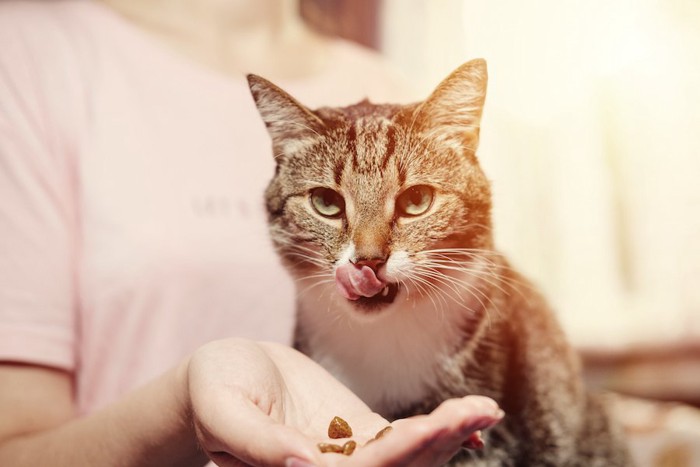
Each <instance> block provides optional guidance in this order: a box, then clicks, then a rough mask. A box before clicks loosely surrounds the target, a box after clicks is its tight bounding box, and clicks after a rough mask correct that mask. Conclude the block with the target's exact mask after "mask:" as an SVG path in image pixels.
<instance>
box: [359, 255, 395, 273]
mask: <svg viewBox="0 0 700 467" xmlns="http://www.w3.org/2000/svg"><path fill="white" fill-rule="evenodd" d="M351 263H352V264H354V265H355V266H357V267H358V268H362V266H368V267H369V268H370V269H372V271H374V273H375V274H376V273H377V272H379V268H381V267H382V265H383V264H384V263H386V258H369V259H366V258H358V259H356V260H355V261H351Z"/></svg>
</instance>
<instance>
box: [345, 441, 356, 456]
mask: <svg viewBox="0 0 700 467" xmlns="http://www.w3.org/2000/svg"><path fill="white" fill-rule="evenodd" d="M356 447H357V443H356V442H355V441H352V440H350V441H348V442H347V443H345V444H343V454H345V455H346V456H349V455H350V454H352V453H353V452H355V448H356Z"/></svg>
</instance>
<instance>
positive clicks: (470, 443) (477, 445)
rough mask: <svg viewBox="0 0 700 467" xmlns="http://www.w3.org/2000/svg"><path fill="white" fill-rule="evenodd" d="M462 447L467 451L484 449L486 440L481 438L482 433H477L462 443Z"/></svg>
mask: <svg viewBox="0 0 700 467" xmlns="http://www.w3.org/2000/svg"><path fill="white" fill-rule="evenodd" d="M462 446H463V447H465V448H467V449H483V448H484V439H483V438H482V437H481V431H475V432H474V433H472V434H471V435H469V438H467V439H466V441H464V442H463V443H462Z"/></svg>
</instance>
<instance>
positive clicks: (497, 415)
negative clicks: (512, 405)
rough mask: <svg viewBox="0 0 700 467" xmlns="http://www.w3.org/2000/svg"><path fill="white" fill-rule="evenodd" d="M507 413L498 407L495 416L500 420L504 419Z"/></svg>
mask: <svg viewBox="0 0 700 467" xmlns="http://www.w3.org/2000/svg"><path fill="white" fill-rule="evenodd" d="M505 415H506V413H505V412H504V411H503V410H501V409H500V408H497V409H496V411H495V412H494V413H493V417H494V418H497V419H498V420H500V419H502V418H503V417H505Z"/></svg>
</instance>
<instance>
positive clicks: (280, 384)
mask: <svg viewBox="0 0 700 467" xmlns="http://www.w3.org/2000/svg"><path fill="white" fill-rule="evenodd" d="M187 375H188V392H189V400H190V409H191V414H192V419H193V422H194V425H195V429H196V431H197V436H198V438H199V441H200V444H201V446H202V448H203V449H204V450H205V452H206V454H207V455H208V456H209V457H210V458H211V459H212V460H213V461H214V462H216V463H217V464H218V465H220V466H240V465H261V466H268V465H286V466H289V467H291V466H296V467H302V466H307V465H329V466H331V465H332V466H353V465H358V466H359V465H362V466H387V465H416V466H430V465H441V464H443V463H445V462H446V461H447V460H449V459H450V458H451V457H452V456H453V455H454V454H455V453H456V452H457V451H458V450H459V448H460V446H461V445H462V443H463V442H464V441H465V440H467V439H468V438H469V437H470V435H472V434H473V432H475V431H476V430H480V429H484V428H487V427H490V426H492V425H494V424H496V423H497V422H498V421H499V420H500V418H501V416H502V412H500V411H499V409H498V407H497V405H496V403H495V402H494V401H492V400H491V399H488V398H485V397H480V396H467V397H464V398H461V399H452V400H449V401H447V402H445V403H443V404H442V405H441V406H440V407H438V408H437V409H436V410H435V411H434V412H433V413H431V414H429V415H421V416H417V417H411V418H408V419H403V420H397V421H395V422H394V423H392V426H393V428H394V429H393V430H392V432H391V433H389V434H388V435H386V436H385V437H383V438H382V439H380V440H378V441H375V442H373V443H371V444H369V445H367V446H364V445H365V443H366V442H367V441H368V440H369V439H371V438H373V437H374V435H375V434H376V433H377V432H378V431H379V430H381V429H382V428H384V427H386V426H387V425H388V422H387V421H386V420H385V419H383V418H382V417H381V416H379V415H378V414H376V413H374V412H372V411H371V410H370V409H369V407H367V405H365V404H364V403H363V402H362V401H361V400H360V399H359V398H358V397H357V396H355V395H354V394H353V393H352V392H351V391H350V390H349V389H347V388H346V387H345V386H343V385H342V384H341V383H339V382H338V381H337V380H336V379H335V378H333V376H331V375H330V374H329V373H328V372H326V371H325V370H324V369H323V368H321V367H320V366H319V365H317V364H316V363H314V362H313V361H311V360H310V359H309V358H307V357H306V356H304V355H302V354H301V353H299V352H297V351H295V350H294V349H291V348H289V347H285V346H282V345H277V344H271V343H256V342H252V341H246V340H241V339H228V340H223V341H216V342H213V343H210V344H207V345H206V346H204V347H202V348H201V349H200V350H198V351H197V352H196V353H195V354H194V355H193V356H192V358H191V359H190V361H189V367H188V372H187ZM336 415H337V416H340V417H342V418H344V419H345V420H347V421H348V423H349V424H350V426H351V427H352V429H353V437H352V439H353V440H355V441H356V442H357V444H358V448H357V449H356V451H355V452H354V453H353V455H352V456H343V455H341V454H321V453H320V451H319V450H318V448H317V446H316V445H317V443H319V442H326V441H329V440H328V437H327V436H328V435H327V429H328V424H329V422H330V421H331V419H332V418H333V417H334V416H336ZM331 441H332V440H331ZM344 441H346V440H343V441H342V442H344Z"/></svg>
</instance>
